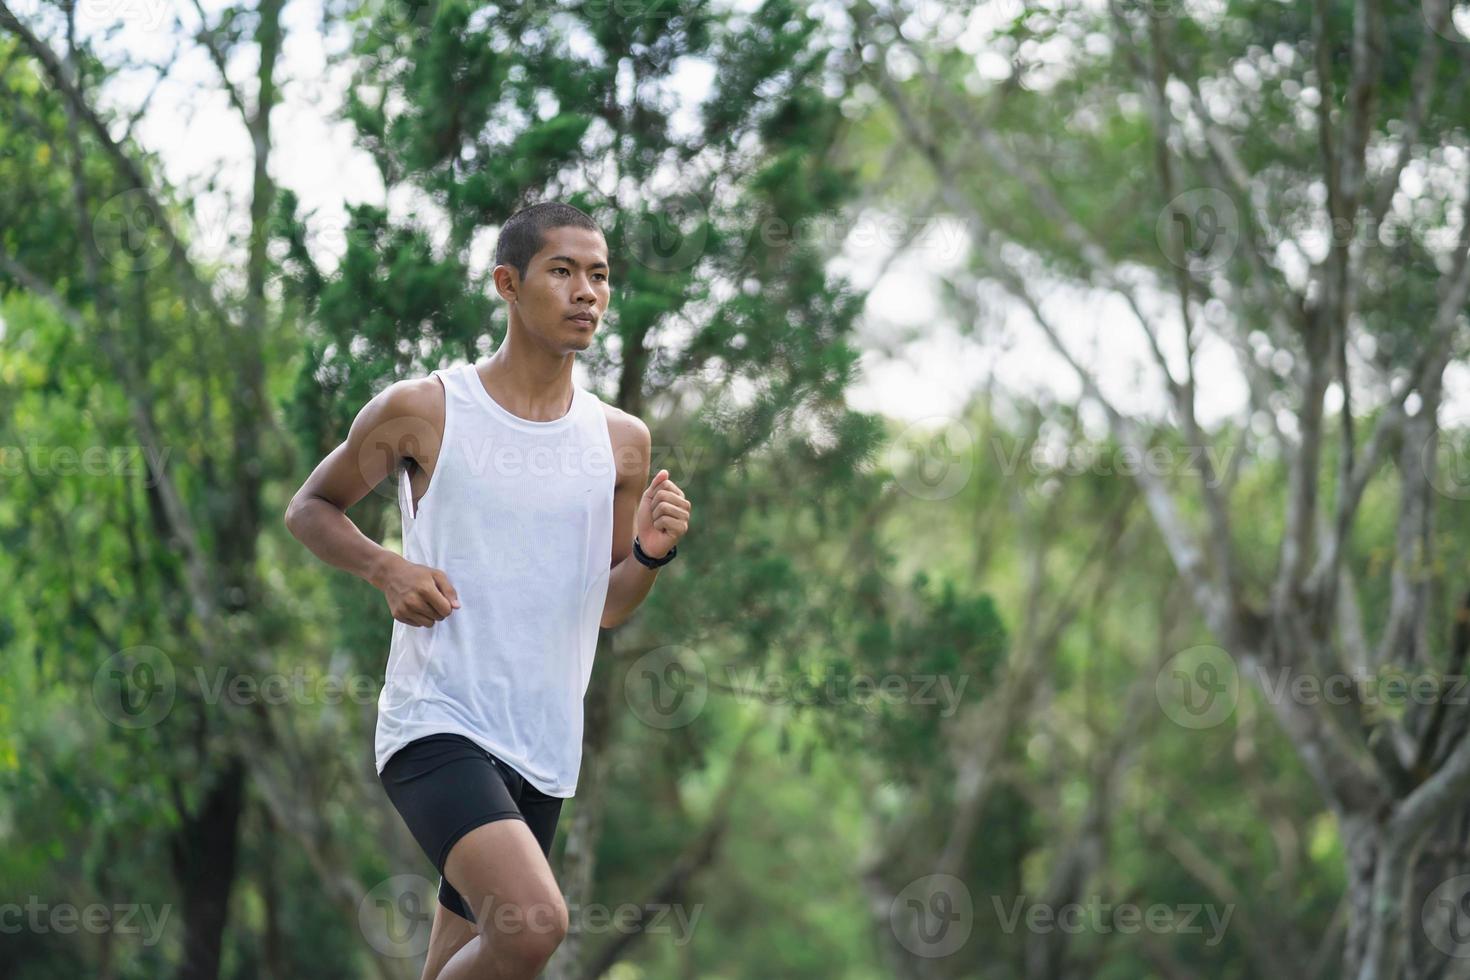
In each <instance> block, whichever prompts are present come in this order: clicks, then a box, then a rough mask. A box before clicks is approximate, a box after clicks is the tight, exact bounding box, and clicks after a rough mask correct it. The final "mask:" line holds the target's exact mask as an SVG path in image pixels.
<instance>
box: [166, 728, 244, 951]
mask: <svg viewBox="0 0 1470 980" xmlns="http://www.w3.org/2000/svg"><path fill="white" fill-rule="evenodd" d="M244 789H245V763H244V760H242V759H241V758H239V757H238V756H231V757H230V758H229V759H228V760H227V761H226V762H225V763H224V764H223V765H222V766H221V767H220V769H219V777H218V779H217V781H216V782H215V784H214V785H213V786H211V787H210V789H209V791H208V793H206V794H205V797H204V801H203V803H202V805H201V806H200V808H199V811H198V813H196V814H193V815H185V817H184V824H183V826H182V827H180V828H179V830H178V832H177V833H176V834H175V835H174V838H173V841H172V842H171V850H172V853H173V865H174V875H175V877H176V878H177V879H178V882H179V886H180V892H181V897H182V908H181V909H180V912H181V913H182V916H181V917H182V918H183V920H184V961H183V964H182V965H181V966H180V967H179V972H178V980H215V978H216V977H217V976H219V966H220V951H221V947H222V941H223V937H224V929H225V922H226V921H227V919H228V916H229V905H230V890H231V888H232V886H233V885H234V883H235V858H236V856H237V853H238V845H239V838H238V831H239V826H240V810H241V804H242V801H243V797H244Z"/></svg>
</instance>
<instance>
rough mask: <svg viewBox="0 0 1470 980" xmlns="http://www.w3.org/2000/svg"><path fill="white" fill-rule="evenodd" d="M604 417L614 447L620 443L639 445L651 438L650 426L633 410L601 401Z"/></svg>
mask: <svg viewBox="0 0 1470 980" xmlns="http://www.w3.org/2000/svg"><path fill="white" fill-rule="evenodd" d="M601 405H602V415H603V418H605V419H607V431H608V434H609V435H611V436H612V440H613V448H615V449H616V448H617V447H618V445H619V444H620V443H621V444H625V445H637V444H638V443H640V442H646V441H647V440H648V439H649V433H648V426H647V425H645V424H644V422H643V420H642V419H640V418H639V417H638V416H636V415H634V414H632V413H631V412H625V411H623V410H622V409H621V408H618V407H617V406H616V405H609V404H608V403H607V402H601Z"/></svg>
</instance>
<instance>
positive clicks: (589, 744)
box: [543, 630, 618, 980]
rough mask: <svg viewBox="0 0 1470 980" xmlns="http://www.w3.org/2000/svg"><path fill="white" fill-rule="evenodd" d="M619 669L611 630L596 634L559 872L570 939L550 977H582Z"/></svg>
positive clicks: (551, 967)
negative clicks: (581, 924)
mask: <svg viewBox="0 0 1470 980" xmlns="http://www.w3.org/2000/svg"><path fill="white" fill-rule="evenodd" d="M617 675H618V671H617V669H616V665H615V664H614V663H613V643H612V633H611V632H609V631H607V630H603V631H602V632H601V633H599V634H598V638H597V657H596V660H595V661H594V662H593V668H592V678H591V680H590V681H589V682H588V684H587V696H586V698H585V701H584V706H585V711H586V714H585V718H584V722H583V728H582V771H581V775H580V777H579V779H578V784H577V795H576V797H575V801H576V802H574V803H573V804H572V807H571V813H570V814H569V816H568V819H567V824H566V831H565V833H566V849H565V850H564V851H563V853H562V860H561V873H560V875H559V878H560V884H561V891H562V895H563V896H564V897H565V898H566V902H567V905H568V906H569V907H570V909H571V911H572V916H571V928H570V929H569V930H568V932H567V937H566V939H565V940H563V941H562V944H561V946H559V947H558V948H557V951H556V954H555V955H554V956H553V957H552V958H551V961H550V962H549V963H547V965H546V970H545V973H544V974H543V975H544V976H545V977H546V980H572V978H574V977H580V976H581V962H582V955H583V952H582V933H581V930H580V929H579V928H578V923H577V920H578V912H579V910H580V909H582V908H583V907H585V906H586V904H587V903H588V902H589V901H590V900H591V896H592V883H593V880H594V877H595V875H596V873H597V843H598V840H599V839H600V838H601V837H602V814H603V803H604V797H603V794H604V790H605V788H606V783H607V762H608V755H609V750H610V749H611V745H610V742H611V734H612V728H613V725H612V720H613V718H612V703H613V685H614V682H615V681H616V678H617Z"/></svg>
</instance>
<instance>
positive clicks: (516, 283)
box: [490, 265, 521, 303]
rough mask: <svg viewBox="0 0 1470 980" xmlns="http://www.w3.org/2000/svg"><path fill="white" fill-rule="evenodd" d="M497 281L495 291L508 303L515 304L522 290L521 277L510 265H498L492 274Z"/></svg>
mask: <svg viewBox="0 0 1470 980" xmlns="http://www.w3.org/2000/svg"><path fill="white" fill-rule="evenodd" d="M490 275H491V276H493V277H494V279H495V291H496V292H497V293H499V294H500V298H501V299H503V300H505V301H506V302H507V303H514V302H515V301H516V297H517V296H518V294H519V290H520V286H521V283H520V276H519V274H517V272H516V270H515V269H514V268H512V267H511V266H508V265H497V266H496V267H495V268H494V269H493V270H491V273H490Z"/></svg>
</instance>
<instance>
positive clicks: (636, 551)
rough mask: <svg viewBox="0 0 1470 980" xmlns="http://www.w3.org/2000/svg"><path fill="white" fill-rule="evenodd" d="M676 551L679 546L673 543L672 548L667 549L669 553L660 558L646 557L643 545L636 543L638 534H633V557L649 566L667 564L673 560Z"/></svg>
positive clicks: (655, 566)
mask: <svg viewBox="0 0 1470 980" xmlns="http://www.w3.org/2000/svg"><path fill="white" fill-rule="evenodd" d="M678 553H679V546H678V545H674V546H673V547H672V548H670V549H669V553H668V554H667V555H664V556H663V557H662V558H650V557H648V552H646V551H644V550H643V545H641V544H639V543H638V535H636V534H635V535H633V557H634V558H637V559H638V560H639V561H641V562H642V563H643V564H645V565H647V566H648V567H649V568H661V567H663V566H664V565H667V564H668V563H669V562H671V561H673V560H674V556H675V555H677V554H678Z"/></svg>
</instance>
